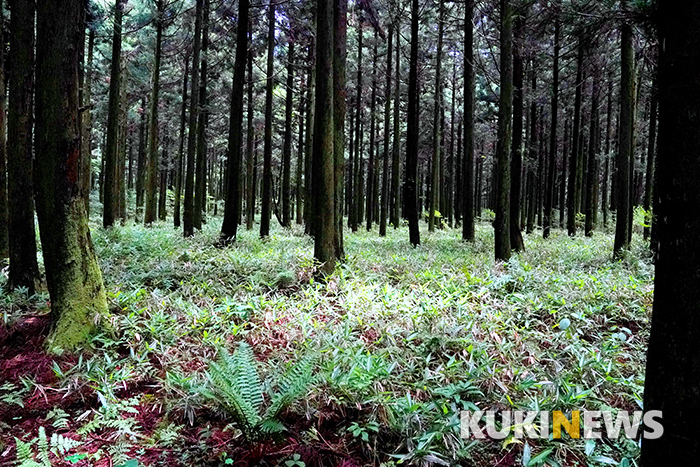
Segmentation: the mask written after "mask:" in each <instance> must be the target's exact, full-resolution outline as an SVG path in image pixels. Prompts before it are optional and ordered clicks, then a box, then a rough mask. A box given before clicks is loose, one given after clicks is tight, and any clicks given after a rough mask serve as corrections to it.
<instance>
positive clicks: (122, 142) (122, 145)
mask: <svg viewBox="0 0 700 467" xmlns="http://www.w3.org/2000/svg"><path fill="white" fill-rule="evenodd" d="M120 66H121V72H120V73H121V80H120V82H119V86H120V89H119V93H120V97H119V132H118V133H117V134H118V136H117V141H118V143H117V144H118V149H117V186H116V190H117V206H118V207H117V209H118V215H119V219H120V220H121V224H122V225H124V223H125V222H126V187H125V183H124V182H125V181H126V140H127V138H128V131H129V127H128V125H127V119H128V116H129V112H128V110H129V109H128V100H129V99H128V95H127V83H128V81H129V80H128V78H127V67H126V58H125V57H123V56H122V58H121V65H120Z"/></svg>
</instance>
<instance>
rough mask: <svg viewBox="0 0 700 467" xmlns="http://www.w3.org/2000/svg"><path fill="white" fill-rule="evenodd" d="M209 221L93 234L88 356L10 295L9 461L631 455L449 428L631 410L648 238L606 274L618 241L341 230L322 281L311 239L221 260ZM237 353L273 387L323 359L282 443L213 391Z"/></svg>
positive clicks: (233, 251) (639, 359)
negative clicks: (503, 253)
mask: <svg viewBox="0 0 700 467" xmlns="http://www.w3.org/2000/svg"><path fill="white" fill-rule="evenodd" d="M219 226H220V218H213V219H210V222H209V223H208V224H207V225H206V226H205V228H204V231H203V232H202V233H199V234H197V235H196V236H195V237H194V238H191V239H183V238H182V237H181V231H179V230H177V231H176V230H174V229H173V228H172V227H171V225H170V224H167V225H165V224H157V225H155V226H154V227H152V228H144V227H142V226H139V225H134V224H129V225H127V226H125V227H118V228H114V229H112V230H109V231H104V230H103V229H101V228H98V227H97V225H96V224H93V240H94V242H95V245H96V249H97V252H98V255H99V257H100V260H101V265H102V271H103V275H104V280H105V283H106V287H107V290H108V295H109V302H110V307H111V311H112V318H111V327H112V329H113V332H112V333H104V334H101V335H98V336H96V337H95V338H94V339H93V342H92V345H93V349H92V350H90V351H85V352H83V353H81V354H79V355H63V356H60V357H58V356H51V355H47V354H46V353H44V351H43V350H42V342H43V339H44V336H45V334H46V330H47V328H48V319H47V316H46V314H47V312H48V294H47V293H45V292H42V293H39V294H37V295H35V296H34V297H26V294H23V293H22V291H17V292H13V293H2V295H0V310H1V311H2V322H0V465H1V466H5V465H18V464H19V462H18V463H17V464H15V462H16V459H18V458H19V459H20V460H22V459H23V460H24V463H22V465H55V466H67V465H76V466H110V467H111V466H119V465H124V466H126V467H135V466H137V465H143V466H155V465H168V466H176V465H183V466H195V465H208V466H219V465H234V466H248V465H260V466H276V465H280V466H287V467H305V466H308V467H316V466H326V467H330V466H343V467H352V466H364V465H377V466H380V465H381V466H386V467H389V466H395V465H422V466H429V465H461V466H468V465H476V466H503V467H507V466H514V465H518V466H521V465H525V466H537V465H552V466H587V465H588V466H600V465H622V466H626V465H627V466H628V465H635V464H636V463H637V462H638V455H639V444H638V441H635V440H626V439H610V438H608V437H607V436H606V435H603V439H600V440H584V439H570V438H568V437H567V436H566V435H565V436H564V438H565V439H562V440H553V439H549V440H547V439H516V438H515V437H514V436H513V434H512V433H511V434H510V435H509V436H508V437H507V438H506V439H505V440H500V441H496V440H474V439H461V438H460V431H459V428H460V427H459V410H473V409H476V408H477V407H478V408H479V409H481V410H487V409H498V410H523V409H529V410H548V411H551V410H562V411H565V412H566V411H570V410H579V409H580V410H583V409H587V410H606V409H612V410H618V409H622V410H635V409H637V410H639V407H640V406H641V400H642V396H643V385H644V361H645V351H646V344H647V339H648V333H649V316H650V311H651V303H652V295H653V277H654V268H653V265H652V264H651V258H650V255H649V253H648V251H647V250H646V249H645V247H644V245H643V244H642V241H641V239H640V238H639V236H638V235H635V241H634V242H633V249H632V251H631V252H630V254H629V255H628V256H627V258H626V259H625V260H624V261H619V262H613V261H612V259H611V257H612V244H613V240H612V236H611V235H610V234H607V233H596V234H595V235H594V236H593V237H592V238H584V237H582V236H579V237H576V238H573V239H572V238H569V237H568V236H567V235H566V234H565V232H563V231H561V230H555V231H554V232H553V235H552V237H551V238H550V239H549V240H547V241H543V240H542V239H541V232H540V231H536V232H534V233H533V234H531V235H526V236H525V242H526V247H527V251H525V252H524V253H520V254H518V255H514V256H513V258H512V260H511V261H510V262H509V263H507V264H505V265H494V261H493V258H492V256H493V230H492V228H491V227H490V225H489V224H488V223H487V222H482V223H480V224H479V226H478V231H477V241H476V242H475V243H474V244H466V243H464V242H462V241H461V235H460V231H459V230H457V229H445V230H439V231H437V232H435V233H432V234H431V233H428V232H427V228H425V226H422V227H421V230H422V232H421V233H422V236H423V237H422V242H423V243H422V245H421V246H419V247H418V248H415V249H413V248H411V247H410V246H409V244H408V241H407V239H408V231H407V228H406V227H402V228H400V229H398V230H394V229H392V228H389V229H388V236H387V237H385V238H380V237H379V236H378V235H377V232H376V230H375V231H372V232H369V233H368V232H366V231H365V230H364V229H362V230H360V231H359V232H357V233H350V232H348V231H346V233H345V248H346V253H347V261H346V262H345V263H344V264H342V265H341V266H339V267H338V269H337V270H336V273H335V274H334V275H333V276H332V277H331V278H330V279H329V280H327V281H326V282H319V281H316V280H314V278H313V260H312V255H313V244H312V241H311V239H310V238H309V237H307V236H304V235H303V230H302V228H301V227H300V226H297V225H294V226H293V227H292V228H291V229H281V228H279V227H277V228H273V231H272V234H271V236H270V238H269V239H267V240H266V241H262V240H260V239H259V238H258V232H257V230H253V231H245V230H243V231H242V232H241V233H240V236H239V239H238V241H237V242H236V243H235V244H234V245H232V246H230V247H228V248H223V249H219V248H215V247H214V246H213V245H214V243H215V240H216V239H217V234H218V228H219ZM256 227H257V226H256ZM5 273H6V271H5ZM241 342H246V343H248V345H249V346H250V348H252V350H253V352H254V355H255V359H256V366H257V372H258V374H259V376H260V378H261V380H262V382H261V383H255V384H259V385H260V386H261V387H260V388H253V390H257V391H260V390H262V391H264V392H266V393H267V392H269V391H272V388H273V384H272V383H271V382H272V381H275V380H276V379H277V378H278V376H279V375H280V374H281V373H282V372H284V370H285V368H289V366H290V365H291V364H292V363H294V362H297V361H299V360H300V359H302V358H305V357H304V356H305V355H312V356H316V358H315V359H312V360H308V361H313V362H315V366H314V368H313V371H314V374H315V378H314V380H313V383H312V384H311V385H310V386H309V387H308V389H306V388H304V391H303V395H302V396H301V397H298V398H297V399H296V400H293V401H290V402H292V403H291V405H290V406H289V407H288V408H287V409H286V410H284V411H282V412H281V414H279V415H278V416H276V419H275V420H274V422H276V423H277V425H276V426H278V427H279V426H280V425H279V423H281V424H282V425H283V426H284V431H283V432H282V433H281V434H277V435H276V436H265V435H264V433H263V432H261V431H260V430H258V431H255V430H254V429H253V428H251V426H247V425H244V424H241V423H234V421H235V419H234V418H232V417H231V416H230V415H229V412H230V411H229V412H227V411H226V410H224V409H225V407H224V404H217V403H216V400H214V401H213V402H212V400H211V399H210V398H206V397H204V396H205V394H206V390H207V387H210V386H211V384H212V383H208V381H209V380H208V378H207V372H208V368H211V367H210V366H209V362H211V361H212V360H215V359H216V354H217V351H218V350H217V349H220V348H222V347H223V348H226V349H228V350H229V352H231V353H234V352H236V349H237V348H238V347H239V343H241ZM253 382H254V381H253ZM297 395H298V394H297ZM269 403H270V399H269V396H265V401H264V405H265V406H267V405H269ZM550 438H551V437H550ZM18 440H19V441H18ZM32 462H34V464H32Z"/></svg>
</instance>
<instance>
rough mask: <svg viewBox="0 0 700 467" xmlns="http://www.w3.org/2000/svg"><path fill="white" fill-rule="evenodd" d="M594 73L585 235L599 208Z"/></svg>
mask: <svg viewBox="0 0 700 467" xmlns="http://www.w3.org/2000/svg"><path fill="white" fill-rule="evenodd" d="M595 71H596V70H595V69H594V73H593V89H592V91H591V94H592V95H591V125H590V126H591V127H590V137H589V143H588V169H587V171H586V172H587V174H586V185H587V187H586V226H585V235H586V237H590V236H592V235H593V229H594V228H595V213H596V211H597V210H598V203H597V202H596V196H597V193H598V100H599V95H598V93H599V88H598V80H597V78H596V76H597V73H596V72H595Z"/></svg>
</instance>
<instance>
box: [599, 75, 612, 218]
mask: <svg viewBox="0 0 700 467" xmlns="http://www.w3.org/2000/svg"><path fill="white" fill-rule="evenodd" d="M608 74H609V78H608V110H607V117H606V119H607V124H606V125H605V167H604V168H603V193H602V195H601V197H602V201H601V206H600V207H601V209H602V210H603V226H606V225H608V209H609V207H610V204H609V201H608V186H609V183H610V132H611V130H612V113H613V110H612V95H613V78H612V71H610V72H609V73H608Z"/></svg>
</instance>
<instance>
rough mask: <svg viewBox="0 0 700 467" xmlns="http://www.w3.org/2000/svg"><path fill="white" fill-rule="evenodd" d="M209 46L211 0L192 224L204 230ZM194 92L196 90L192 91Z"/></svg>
mask: <svg viewBox="0 0 700 467" xmlns="http://www.w3.org/2000/svg"><path fill="white" fill-rule="evenodd" d="M208 48H209V0H204V6H203V8H202V51H201V54H202V62H201V69H200V73H199V117H198V121H197V159H196V161H195V186H194V212H193V215H192V226H193V227H194V228H195V229H198V230H202V223H203V222H204V212H205V211H206V209H207V148H208V145H207V136H206V134H207V124H208V122H209V108H208V105H209V102H208V96H207V52H208V50H207V49H208ZM192 92H193V93H194V90H193V91H192Z"/></svg>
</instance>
